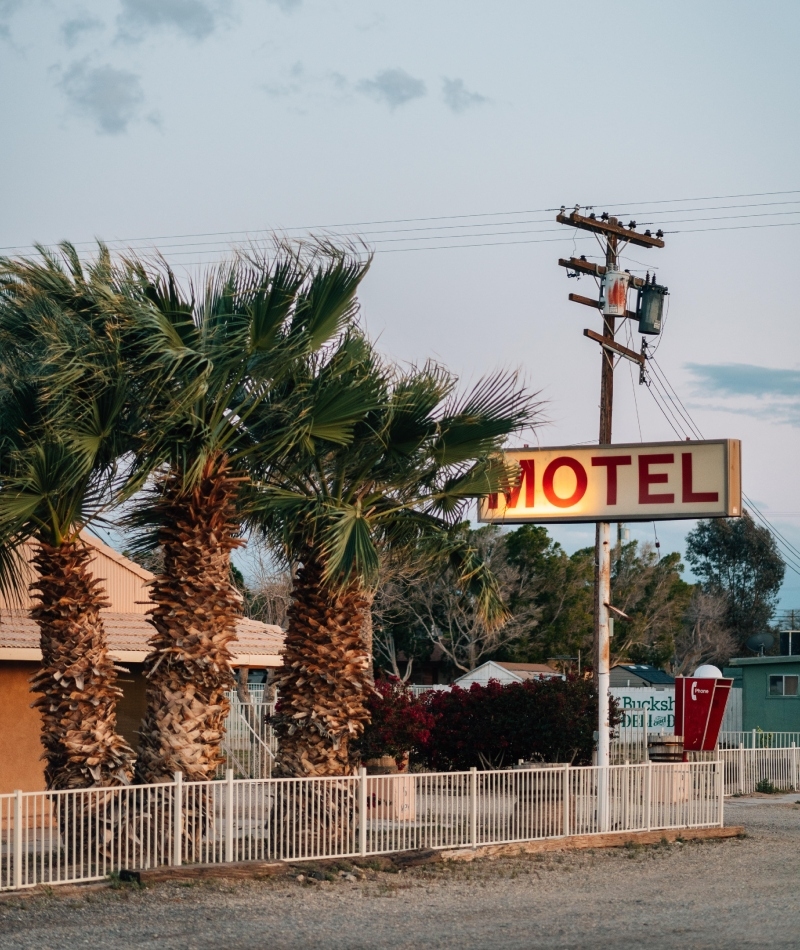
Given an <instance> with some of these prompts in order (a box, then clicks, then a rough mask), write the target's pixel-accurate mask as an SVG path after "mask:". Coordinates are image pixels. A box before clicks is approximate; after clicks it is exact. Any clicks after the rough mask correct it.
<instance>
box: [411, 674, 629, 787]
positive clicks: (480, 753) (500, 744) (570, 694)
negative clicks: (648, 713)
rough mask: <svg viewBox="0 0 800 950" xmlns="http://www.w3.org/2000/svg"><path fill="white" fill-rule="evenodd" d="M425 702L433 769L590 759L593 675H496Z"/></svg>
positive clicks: (423, 751) (427, 756)
mask: <svg viewBox="0 0 800 950" xmlns="http://www.w3.org/2000/svg"><path fill="white" fill-rule="evenodd" d="M422 700H423V702H424V704H425V706H426V707H427V708H428V710H429V712H430V713H431V715H432V717H433V728H432V729H431V730H430V732H429V734H428V738H427V741H426V742H423V743H422V745H421V748H420V754H419V756H418V759H419V761H420V762H421V763H422V764H424V765H425V766H426V767H427V768H430V769H432V770H434V771H436V772H447V771H459V770H461V769H469V768H471V767H472V766H475V767H477V768H479V769H500V768H508V767H509V766H511V765H515V764H516V763H517V762H518V761H519V760H520V759H523V760H525V761H526V762H529V761H542V762H569V763H570V764H572V765H590V764H591V761H592V751H593V749H594V732H595V730H596V729H597V690H596V688H595V686H594V684H593V683H592V682H591V680H585V679H579V678H578V677H576V676H568V677H567V678H566V679H565V680H562V679H560V678H558V679H556V678H553V679H543V680H527V681H525V682H523V683H507V684H502V683H498V682H497V681H496V680H491V681H490V682H489V683H488V685H486V686H480V685H479V684H477V683H473V684H472V686H470V688H469V689H460V688H459V687H457V686H454V687H453V689H452V690H450V691H448V692H445V691H442V692H430V693H427V694H425V695H424V696H423V697H422ZM611 712H612V717H611V718H612V725H614V724H616V722H617V721H618V719H619V716H618V713H617V711H616V707H615V706H613V705H612V710H611Z"/></svg>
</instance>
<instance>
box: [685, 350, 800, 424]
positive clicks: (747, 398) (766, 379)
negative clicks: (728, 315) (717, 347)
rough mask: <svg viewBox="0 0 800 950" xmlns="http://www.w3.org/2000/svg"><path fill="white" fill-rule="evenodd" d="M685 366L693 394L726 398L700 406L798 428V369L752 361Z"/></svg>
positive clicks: (799, 390)
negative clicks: (690, 380) (720, 402)
mask: <svg viewBox="0 0 800 950" xmlns="http://www.w3.org/2000/svg"><path fill="white" fill-rule="evenodd" d="M686 368H687V369H688V370H689V371H690V372H691V373H692V375H693V376H694V377H695V380H696V382H697V389H696V390H695V395H696V396H699V397H701V398H702V397H706V398H709V397H713V396H725V397H727V399H728V401H727V402H725V403H723V404H718V403H715V404H709V403H703V404H702V408H705V409H711V410H716V411H719V412H739V413H744V414H746V415H751V416H756V417H757V418H760V419H767V420H769V421H772V422H777V423H785V424H788V425H791V426H798V427H800V370H796V369H777V368H775V367H772V366H755V365H753V364H752V363H687V364H686Z"/></svg>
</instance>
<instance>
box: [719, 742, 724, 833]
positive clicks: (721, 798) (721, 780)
mask: <svg viewBox="0 0 800 950" xmlns="http://www.w3.org/2000/svg"><path fill="white" fill-rule="evenodd" d="M717 781H718V783H719V785H718V787H717V798H718V801H719V826H720V828H722V827H723V826H724V825H725V762H724V761H723V760H722V758H718V759H717Z"/></svg>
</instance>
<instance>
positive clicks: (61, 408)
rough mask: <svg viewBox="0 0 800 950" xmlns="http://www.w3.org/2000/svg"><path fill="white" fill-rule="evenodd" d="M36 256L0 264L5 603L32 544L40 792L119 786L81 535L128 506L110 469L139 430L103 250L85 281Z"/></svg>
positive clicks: (106, 679) (121, 763) (104, 660)
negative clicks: (37, 634)
mask: <svg viewBox="0 0 800 950" xmlns="http://www.w3.org/2000/svg"><path fill="white" fill-rule="evenodd" d="M41 254H42V259H41V260H39V261H29V260H21V261H9V260H5V261H2V262H0V484H2V490H0V580H2V582H3V588H4V592H5V593H6V595H7V597H8V595H10V594H12V593H13V590H14V589H15V588H18V586H19V584H20V583H21V582H22V581H23V580H24V579H29V577H30V572H29V571H27V570H24V569H23V570H20V567H21V565H20V561H23V560H25V559H26V549H27V548H28V544H27V542H32V550H33V565H34V567H35V569H36V572H37V574H38V577H35V578H34V579H33V581H32V583H31V585H30V588H31V593H32V595H33V600H34V606H33V609H32V611H31V615H32V617H33V618H34V620H36V622H37V624H38V626H39V631H40V643H41V650H42V664H41V668H40V670H39V672H38V673H37V674H36V675H35V677H34V678H33V680H32V688H33V690H34V691H36V692H38V693H40V694H41V695H40V697H39V698H38V699H37V700H36V702H35V704H34V705H35V706H36V707H37V708H38V709H39V712H40V713H41V716H42V743H43V745H44V750H45V751H44V759H45V763H46V764H45V782H46V785H47V787H48V788H52V789H69V788H84V787H89V786H110V785H119V784H127V783H128V782H130V780H131V776H132V772H133V766H132V758H133V752H132V750H131V749H130V748H129V747H128V745H127V744H126V743H125V741H124V740H123V739H122V738H121V737H120V736H119V734H118V733H117V731H116V706H117V701H118V699H119V697H120V695H121V691H120V689H119V688H118V686H117V668H116V667H115V666H114V663H113V661H112V659H111V657H110V656H109V653H108V647H107V642H106V636H105V630H104V627H103V618H102V613H101V610H102V608H103V607H107V606H108V602H107V601H106V598H105V596H104V592H103V589H102V584H101V582H100V581H99V580H98V579H96V578H95V577H93V575H92V572H91V570H90V567H89V562H90V559H91V549H90V547H89V545H88V544H87V543H86V542H85V540H84V538H83V532H84V530H85V529H86V528H87V527H88V526H89V525H90V524H91V523H92V522H93V521H95V520H97V519H100V518H102V516H103V515H104V514H107V513H108V511H109V510H110V509H111V508H113V506H114V505H115V504H116V503H117V502H118V501H119V500H120V498H121V497H122V496H123V488H124V482H125V479H124V478H123V475H124V472H123V471H122V470H121V467H120V465H119V460H120V458H121V457H122V456H123V455H124V454H125V453H126V452H128V451H129V450H130V446H131V440H132V433H133V431H135V429H136V428H137V423H136V420H135V419H134V418H131V416H130V414H129V412H128V408H129V403H128V398H127V395H128V394H127V375H126V372H125V365H124V360H123V354H122V349H121V337H120V332H119V327H118V326H115V325H114V322H113V320H109V319H108V314H109V312H112V313H113V311H114V309H115V293H114V288H113V285H112V284H113V282H112V272H111V266H110V260H109V256H108V253H107V251H106V250H105V249H104V248H101V249H100V252H99V254H98V256H97V258H96V260H95V261H94V262H92V263H91V264H90V265H88V266H87V267H86V268H84V267H83V265H82V264H81V262H80V260H79V258H78V255H77V253H76V251H75V249H74V248H73V247H71V246H70V245H68V244H64V245H62V246H61V249H60V257H59V256H56V255H54V254H51V253H50V252H48V251H46V250H44V249H41ZM59 374H60V376H59ZM64 377H66V379H65V378H64ZM129 487H130V486H129ZM12 602H13V601H12Z"/></svg>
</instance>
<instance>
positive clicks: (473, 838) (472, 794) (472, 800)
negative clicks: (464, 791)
mask: <svg viewBox="0 0 800 950" xmlns="http://www.w3.org/2000/svg"><path fill="white" fill-rule="evenodd" d="M469 841H470V844H471V845H472V847H473V848H477V847H478V770H477V768H476V767H475V766H474V765H473V766H472V768H471V769H470V770H469Z"/></svg>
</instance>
